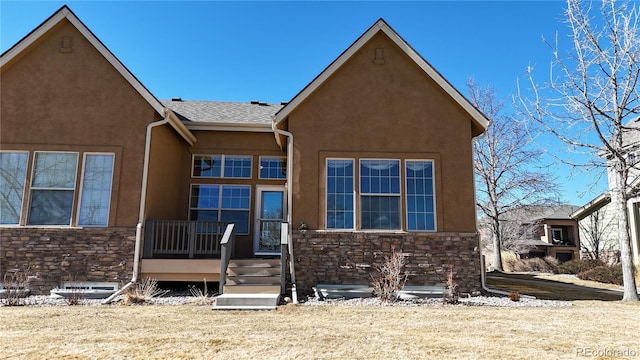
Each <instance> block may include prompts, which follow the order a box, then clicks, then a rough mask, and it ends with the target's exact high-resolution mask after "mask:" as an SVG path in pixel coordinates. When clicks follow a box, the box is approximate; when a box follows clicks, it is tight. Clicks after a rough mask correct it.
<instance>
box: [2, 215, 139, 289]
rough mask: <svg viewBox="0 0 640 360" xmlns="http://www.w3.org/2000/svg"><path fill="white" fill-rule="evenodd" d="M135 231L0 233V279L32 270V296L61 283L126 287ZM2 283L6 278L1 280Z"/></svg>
mask: <svg viewBox="0 0 640 360" xmlns="http://www.w3.org/2000/svg"><path fill="white" fill-rule="evenodd" d="M135 235H136V229H135V228H30V227H15V228H0V276H4V275H5V274H6V273H7V272H8V271H12V270H13V269H26V268H28V269H29V271H30V272H31V274H32V275H34V277H33V278H32V280H31V283H30V287H31V291H32V293H34V294H42V295H48V294H49V290H51V289H53V288H55V287H58V286H60V283H61V281H68V280H75V281H99V282H118V283H120V284H121V285H122V284H124V283H126V282H128V281H129V280H130V279H131V276H132V275H133V274H132V272H133V268H132V266H133V253H134V248H135ZM0 281H2V278H0Z"/></svg>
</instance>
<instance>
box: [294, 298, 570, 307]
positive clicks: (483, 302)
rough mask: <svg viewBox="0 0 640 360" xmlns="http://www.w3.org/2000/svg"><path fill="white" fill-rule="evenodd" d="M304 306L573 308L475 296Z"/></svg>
mask: <svg viewBox="0 0 640 360" xmlns="http://www.w3.org/2000/svg"><path fill="white" fill-rule="evenodd" d="M304 305H313V306H337V305H349V306H372V305H375V306H498V307H564V306H571V305H572V304H571V302H570V301H556V300H539V299H528V298H521V299H520V301H511V300H509V298H508V297H498V296H473V297H468V298H460V300H459V302H458V304H445V303H444V302H443V300H442V299H441V298H426V299H415V300H401V301H397V302H391V303H387V302H383V301H381V300H379V299H378V298H356V299H324V300H319V299H317V298H311V299H309V300H307V301H306V302H305V303H304Z"/></svg>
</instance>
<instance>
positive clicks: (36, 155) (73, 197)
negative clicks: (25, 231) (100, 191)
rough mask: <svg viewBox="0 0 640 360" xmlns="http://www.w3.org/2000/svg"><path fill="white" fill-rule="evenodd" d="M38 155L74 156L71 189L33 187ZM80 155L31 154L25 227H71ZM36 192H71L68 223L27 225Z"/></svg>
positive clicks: (71, 152)
mask: <svg viewBox="0 0 640 360" xmlns="http://www.w3.org/2000/svg"><path fill="white" fill-rule="evenodd" d="M38 153H49V154H75V155H76V167H75V170H74V174H73V180H74V183H73V187H72V188H45V187H38V186H33V181H34V179H35V172H36V160H37V158H38ZM79 158H80V153H79V152H77V151H49V150H37V151H34V152H33V159H32V164H31V177H30V179H29V198H28V199H27V218H26V220H25V221H26V225H27V226H48V227H60V226H72V225H73V223H74V221H75V219H74V212H73V209H74V208H75V206H76V190H77V189H76V187H77V183H78V165H79V164H78V163H79V161H78V160H79ZM34 190H36V191H38V190H51V191H71V192H72V194H73V195H72V200H71V212H70V214H69V223H68V224H51V225H50V224H31V223H29V218H30V217H31V201H32V199H33V191H34Z"/></svg>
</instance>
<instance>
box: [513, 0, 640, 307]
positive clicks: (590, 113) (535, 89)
mask: <svg viewBox="0 0 640 360" xmlns="http://www.w3.org/2000/svg"><path fill="white" fill-rule="evenodd" d="M638 20H639V16H638V9H637V8H636V7H635V6H633V5H632V4H630V3H628V2H616V1H615V0H603V1H602V3H601V6H600V12H599V16H593V15H592V4H591V3H590V2H588V3H583V2H580V1H578V0H567V8H566V10H565V22H566V23H567V25H568V27H569V30H570V40H571V44H572V47H571V50H570V51H569V53H568V54H567V55H566V56H563V55H561V53H560V51H559V44H558V39H557V36H556V43H555V44H550V47H551V48H552V50H553V55H554V61H553V63H552V66H551V71H550V74H551V77H550V81H549V83H548V84H543V85H538V84H537V83H536V82H535V81H534V78H533V68H532V67H529V69H528V79H529V81H530V83H531V86H532V87H531V95H530V96H529V97H527V96H525V95H524V94H523V93H521V92H519V94H518V100H519V103H520V108H521V109H522V111H523V112H524V114H525V115H526V116H527V117H528V118H530V119H534V120H536V121H537V123H539V124H542V125H544V126H545V127H546V129H547V130H548V131H549V132H551V133H553V134H554V135H555V136H556V137H558V138H559V139H561V140H562V141H563V142H564V144H566V145H567V146H568V148H569V150H571V151H576V152H580V153H582V154H583V155H585V154H586V155H587V156H588V158H587V159H588V160H586V161H584V162H580V164H577V163H576V165H583V166H588V167H594V166H601V167H604V166H606V167H608V169H609V188H610V194H611V206H612V207H613V211H614V216H615V217H616V218H617V232H618V237H619V241H620V257H621V259H620V260H621V263H622V274H623V281H624V296H623V300H625V301H638V294H637V290H636V282H635V278H634V264H633V259H632V255H631V246H630V245H631V244H630V235H629V218H628V213H627V210H626V207H627V200H628V196H629V192H628V190H629V187H630V186H629V185H630V181H629V172H630V170H631V169H632V168H633V166H634V165H635V162H636V161H635V159H633V160H632V159H631V157H628V156H627V149H626V148H625V144H624V142H623V139H624V137H625V135H626V136H628V134H629V133H630V132H637V131H638V130H639V128H638V127H637V123H635V124H636V126H633V125H631V124H634V122H633V121H632V120H634V118H636V117H637V116H638V115H639V114H640V88H639V80H640V34H638Z"/></svg>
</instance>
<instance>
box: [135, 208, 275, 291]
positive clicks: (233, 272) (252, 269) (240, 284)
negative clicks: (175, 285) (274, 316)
mask: <svg viewBox="0 0 640 360" xmlns="http://www.w3.org/2000/svg"><path fill="white" fill-rule="evenodd" d="M284 225H285V226H286V224H284ZM284 229H285V230H284V232H283V233H284V234H285V236H283V237H282V238H283V239H284V240H283V239H280V241H284V243H282V244H278V245H279V249H278V250H279V251H278V252H277V253H276V254H277V255H272V256H270V257H269V258H264V257H254V258H250V259H236V258H235V256H234V253H235V251H234V250H235V245H236V243H235V237H236V234H235V224H233V223H228V222H218V221H181V220H149V221H147V222H146V223H145V232H144V233H145V236H144V248H143V257H142V259H141V264H140V272H141V276H142V277H151V278H154V279H156V280H158V281H185V282H202V281H204V279H206V281H210V282H218V283H219V284H220V288H219V293H220V294H222V293H276V294H279V293H283V292H284V283H285V281H284V279H285V263H286V261H282V259H286V248H287V247H286V245H287V242H286V238H287V236H286V234H287V231H286V229H287V228H286V227H285V228H284Z"/></svg>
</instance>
